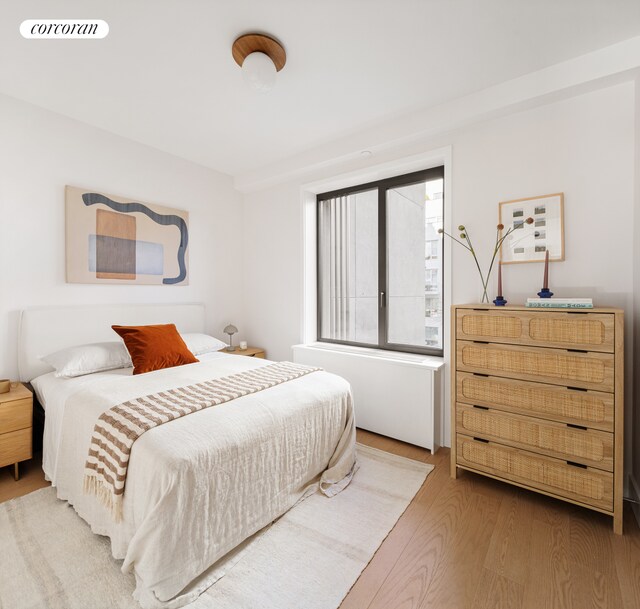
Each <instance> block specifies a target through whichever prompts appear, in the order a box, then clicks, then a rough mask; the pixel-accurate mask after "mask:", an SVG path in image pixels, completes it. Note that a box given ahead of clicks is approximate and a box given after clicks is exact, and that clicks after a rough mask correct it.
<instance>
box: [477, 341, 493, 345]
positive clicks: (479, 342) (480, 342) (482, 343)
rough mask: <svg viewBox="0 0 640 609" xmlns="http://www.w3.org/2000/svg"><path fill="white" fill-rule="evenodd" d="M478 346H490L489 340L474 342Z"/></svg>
mask: <svg viewBox="0 0 640 609" xmlns="http://www.w3.org/2000/svg"><path fill="white" fill-rule="evenodd" d="M473 342H474V343H475V344H476V345H488V344H489V341H488V340H474V341H473Z"/></svg>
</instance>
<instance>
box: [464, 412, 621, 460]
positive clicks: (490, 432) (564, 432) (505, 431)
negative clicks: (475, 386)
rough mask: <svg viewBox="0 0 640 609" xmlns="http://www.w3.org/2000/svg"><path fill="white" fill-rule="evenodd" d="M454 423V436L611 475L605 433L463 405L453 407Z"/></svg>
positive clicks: (610, 438)
mask: <svg viewBox="0 0 640 609" xmlns="http://www.w3.org/2000/svg"><path fill="white" fill-rule="evenodd" d="M456 419H457V420H456V427H457V430H458V432H459V433H463V434H466V435H468V436H474V437H476V436H478V437H481V438H484V439H486V440H494V441H496V442H499V443H500V444H507V445H509V446H513V447H515V448H523V449H524V450H532V451H534V452H537V453H541V454H544V455H547V456H549V457H556V458H558V459H563V460H567V461H573V462H576V463H582V464H583V465H589V466H591V467H596V468H598V469H603V470H607V471H610V472H612V471H613V434H611V433H607V432H606V431H597V430H595V429H575V428H571V427H567V426H566V425H563V424H562V423H554V422H551V421H543V420H542V419H534V418H533V417H523V416H521V415H517V414H510V413H508V412H501V411H500V410H484V409H482V408H474V407H473V406H467V405H466V404H458V405H457V408H456Z"/></svg>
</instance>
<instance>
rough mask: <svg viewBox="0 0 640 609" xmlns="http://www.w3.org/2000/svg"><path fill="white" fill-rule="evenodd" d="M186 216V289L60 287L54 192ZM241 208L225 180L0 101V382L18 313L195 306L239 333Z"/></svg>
mask: <svg viewBox="0 0 640 609" xmlns="http://www.w3.org/2000/svg"><path fill="white" fill-rule="evenodd" d="M65 184H70V185H76V186H81V187H87V188H94V189H96V190H101V191H104V192H107V193H111V194H115V195H123V196H127V197H135V198H139V199H141V200H142V201H147V202H152V203H153V202H155V203H160V204H164V205H168V206H170V207H176V208H179V209H186V210H188V211H189V214H190V216H189V219H190V237H191V238H190V242H189V247H190V255H189V261H190V279H189V285H188V286H182V287H179V286H136V285H133V286H132V285H129V286H120V285H104V286H96V285H78V284H67V283H65V237H64V230H65V228H64V187H65ZM241 226H242V199H241V196H240V195H239V194H238V193H237V192H236V191H235V190H234V188H233V186H232V181H231V178H230V177H229V176H226V175H224V174H220V173H217V172H215V171H212V170H210V169H206V168H204V167H200V166H198V165H194V164H192V163H189V162H186V161H183V160H181V159H178V158H176V157H173V156H171V155H168V154H165V153H162V152H159V151H156V150H153V149H151V148H148V147H146V146H143V145H140V144H137V143H135V142H132V141H130V140H126V139H123V138H120V137H117V136H115V135H111V134H109V133H106V132H104V131H101V130H99V129H96V128H93V127H90V126H87V125H85V124H82V123H79V122H77V121H73V120H71V119H68V118H65V117H63V116H60V115H57V114H54V113H51V112H48V111H45V110H41V109H39V108H36V107H35V106H31V105H29V104H25V103H23V102H20V101H17V100H14V99H12V98H9V97H5V96H0V286H1V287H0V294H1V296H0V377H11V378H16V375H17V366H16V338H17V323H18V312H19V310H20V309H22V308H24V307H29V306H36V305H67V304H92V303H126V302H132V303H155V302H204V303H206V305H207V325H208V329H209V331H210V332H211V333H212V334H215V335H217V336H219V337H221V338H224V335H223V334H222V328H223V327H224V326H225V325H226V324H227V323H228V322H229V321H233V322H234V323H235V324H236V325H237V326H238V327H239V328H240V329H241V331H242V329H243V327H244V323H243V316H242V310H241V303H242V298H241V294H240V291H241V285H242V275H241V268H242V248H241V247H239V246H238V243H237V240H236V238H234V235H239V234H240V232H241Z"/></svg>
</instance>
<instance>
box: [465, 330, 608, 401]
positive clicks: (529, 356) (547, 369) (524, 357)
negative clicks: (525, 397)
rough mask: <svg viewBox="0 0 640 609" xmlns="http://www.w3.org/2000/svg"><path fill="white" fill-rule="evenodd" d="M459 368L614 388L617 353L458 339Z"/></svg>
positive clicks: (529, 378) (571, 384)
mask: <svg viewBox="0 0 640 609" xmlns="http://www.w3.org/2000/svg"><path fill="white" fill-rule="evenodd" d="M456 358H457V369H458V370H461V371H463V372H478V373H480V374H491V375H493V376H504V377H508V378H516V379H521V380H529V381H537V382H543V383H552V384H554V385H565V386H572V387H582V388H585V389H595V390H597V391H607V392H611V391H613V381H614V356H613V355H612V354H609V353H575V352H571V351H567V350H564V349H547V348H542V347H520V346H516V345H501V344H482V343H473V342H469V341H464V340H459V341H457V345H456Z"/></svg>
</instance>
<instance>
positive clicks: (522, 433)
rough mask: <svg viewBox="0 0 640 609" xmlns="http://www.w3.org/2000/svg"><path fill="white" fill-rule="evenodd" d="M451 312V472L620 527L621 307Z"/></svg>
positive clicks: (480, 307)
mask: <svg viewBox="0 0 640 609" xmlns="http://www.w3.org/2000/svg"><path fill="white" fill-rule="evenodd" d="M451 320H452V365H451V369H452V390H451V396H452V399H451V403H452V425H451V429H452V442H451V475H452V476H453V477H454V478H455V477H456V474H457V470H458V468H463V469H467V470H470V471H473V472H477V473H480V474H484V475H487V476H491V477H492V478H497V479H499V480H504V481H505V482H509V483H511V484H515V485H518V486H522V487H524V488H528V489H531V490H534V491H537V492H540V493H544V494H546V495H550V496H552V497H557V498H559V499H563V500H565V501H570V502H572V503H576V504H578V505H581V506H584V507H587V508H590V509H592V510H597V511H599V512H604V513H605V514H609V515H611V516H613V528H614V531H615V532H616V533H622V481H623V476H622V472H623V421H624V414H623V413H624V407H623V404H624V396H623V367H624V360H623V358H624V356H623V331H624V318H623V312H622V310H620V309H604V308H597V309H579V310H573V309H572V310H567V309H527V308H525V307H515V306H513V307H512V306H506V307H495V306H489V305H455V306H453V307H452V315H451Z"/></svg>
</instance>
